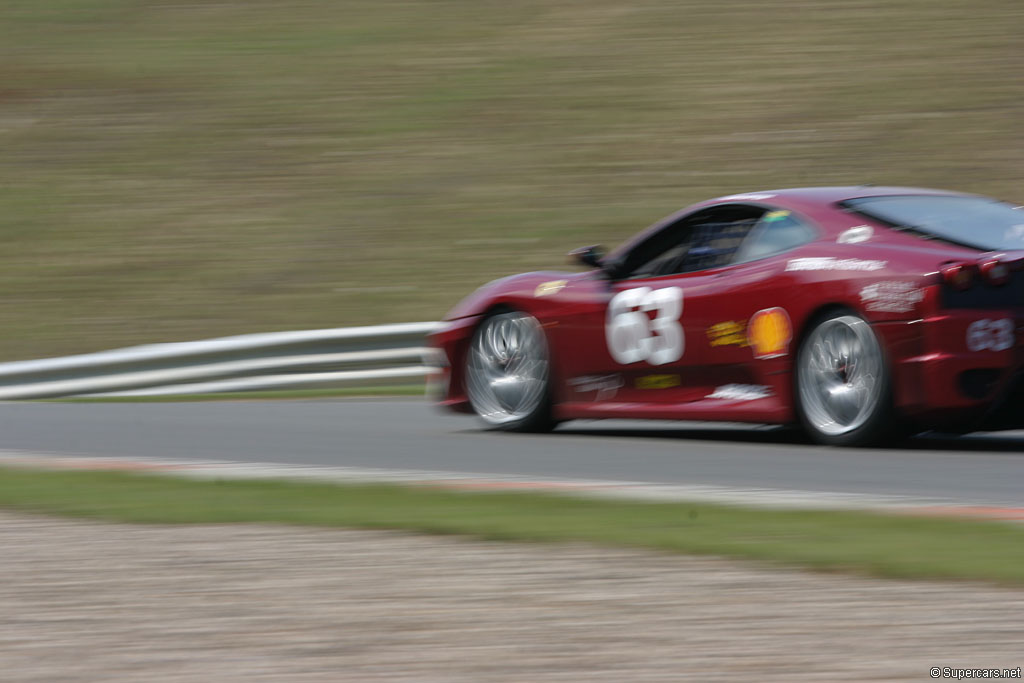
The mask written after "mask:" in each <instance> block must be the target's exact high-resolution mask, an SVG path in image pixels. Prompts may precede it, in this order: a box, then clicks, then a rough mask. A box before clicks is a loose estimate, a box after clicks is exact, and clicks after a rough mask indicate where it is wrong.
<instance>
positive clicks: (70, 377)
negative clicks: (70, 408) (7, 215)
mask: <svg viewBox="0 0 1024 683" xmlns="http://www.w3.org/2000/svg"><path fill="white" fill-rule="evenodd" d="M439 325H440V323H433V322H424V323H399V324H395V325H374V326H370V327H340V328H335V329H327V330H303V331H297V332H270V333H264V334H244V335H239V336H235V337H221V338H218V339H207V340H203V341H193V342H172V343H167V344H147V345H145V346H132V347H129V348H124V349H114V350H112V351H101V352H99V353H88V354H83V355H79V356H65V357H62V358H46V359H42V360H30V361H18V362H14V363H0V400H15V399H33V398H57V397H64V396H159V395H172V394H207V393H220V392H226V391H251V390H257V389H299V388H313V387H342V386H359V385H363V386H367V385H383V384H396V383H398V384H401V383H411V382H416V381H419V380H421V379H422V378H424V377H425V376H426V375H428V374H429V373H430V371H431V368H430V367H429V362H430V356H431V354H432V352H431V350H430V349H429V348H427V347H426V346H425V343H426V335H428V334H430V333H431V332H432V331H434V330H435V329H437V328H438V326H439Z"/></svg>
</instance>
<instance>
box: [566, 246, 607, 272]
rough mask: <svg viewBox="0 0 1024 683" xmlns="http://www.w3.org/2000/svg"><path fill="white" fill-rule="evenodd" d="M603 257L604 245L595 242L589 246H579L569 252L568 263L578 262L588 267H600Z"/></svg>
mask: <svg viewBox="0 0 1024 683" xmlns="http://www.w3.org/2000/svg"><path fill="white" fill-rule="evenodd" d="M603 258H604V247H602V246H601V245H599V244H595V245H592V246H589V247H580V248H579V249H573V250H572V251H570V252H569V262H570V263H580V264H583V265H584V266H587V267H588V268H600V267H601V266H602V264H601V259H603Z"/></svg>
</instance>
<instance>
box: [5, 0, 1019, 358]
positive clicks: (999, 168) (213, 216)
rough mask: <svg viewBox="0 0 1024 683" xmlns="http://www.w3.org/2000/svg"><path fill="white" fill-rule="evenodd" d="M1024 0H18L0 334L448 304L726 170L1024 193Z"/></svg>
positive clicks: (696, 189)
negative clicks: (1022, 2) (851, 0)
mask: <svg viewBox="0 0 1024 683" xmlns="http://www.w3.org/2000/svg"><path fill="white" fill-rule="evenodd" d="M1022 34H1024V4H1021V3H1020V2H1019V0H976V1H975V2H967V1H966V0H928V1H924V0H858V1H857V2H842V3H840V2H828V1H825V0H819V1H816V2H807V1H797V2H793V1H790V0H786V1H782V0H759V1H757V2H747V1H743V0H735V1H733V0H730V1H728V2H717V3H712V2H708V1H702V2H694V1H685V0H683V1H680V0H630V2H621V0H516V1H514V2H496V1H494V0H430V1H429V2H428V1H424V0H345V1H344V2H337V1H335V0H299V1H296V2H281V1H280V0H276V1H273V2H271V1H269V0H245V1H244V2H243V1H236V2H230V1H227V2H212V1H210V0H184V1H181V2H167V1H166V0H160V1H156V0H47V2H37V0H4V2H3V3H2V4H0V150H2V152H0V283H2V285H0V286H2V292H3V296H0V321H2V323H3V326H4V332H5V333H4V334H3V335H2V337H0V359H14V358H27V357H39V356H45V355H54V354H62V353H71V352H80V351H88V350H95V349H101V348H107V347H111V346H117V345H124V344H131V343H142V342H152V341H171V340H182V339H194V338H200V337H204V336H214V335H221V334H232V333H241V332H252V331H268V330H277V329H293V328H311V327H329V326H335V325H349V324H363V323H376V322H385V321H403V320H427V319H435V318H437V317H438V316H439V315H441V314H442V313H443V312H444V311H445V310H446V309H447V308H448V307H449V306H450V305H451V304H452V303H454V301H455V300H457V299H458V298H459V297H460V296H461V295H462V294H464V293H466V292H467V291H469V290H470V289H472V288H473V287H475V286H476V285H478V284H480V283H482V282H484V281H487V280H490V279H492V278H494V277H498V276H501V275H505V274H508V273H511V272H517V271H522V270H532V269H536V268H541V267H548V266H552V265H558V264H560V263H562V262H563V257H562V254H563V253H564V252H565V251H567V250H568V249H570V248H572V247H574V246H578V245H580V244H589V243H593V242H604V243H608V244H613V243H615V242H617V241H619V240H621V239H623V238H625V237H626V236H628V235H630V234H632V233H633V232H635V231H636V230H637V229H639V228H640V227H642V226H644V225H646V224H648V223H650V222H652V221H654V220H655V219H657V218H659V217H661V216H662V215H664V214H666V213H668V212H670V211H672V210H674V209H676V208H678V207H680V206H682V205H685V204H687V203H689V202H691V201H695V200H698V199H703V198H705V197H707V196H711V195H715V194H722V193H729V192H738V191H746V190H757V189H766V188H771V187H779V186H796V185H810V184H828V183H861V182H875V183H900V184H917V185H926V186H938V187H947V188H953V189H964V190H971V191H978V192H983V193H989V194H994V195H999V196H1003V197H1006V198H1009V199H1019V200H1024V187H1022V180H1024V126H1022V125H1021V123H1022V121H1024V78H1021V74H1022V72H1024V47H1022V46H1024V43H1022V39H1021V35H1022Z"/></svg>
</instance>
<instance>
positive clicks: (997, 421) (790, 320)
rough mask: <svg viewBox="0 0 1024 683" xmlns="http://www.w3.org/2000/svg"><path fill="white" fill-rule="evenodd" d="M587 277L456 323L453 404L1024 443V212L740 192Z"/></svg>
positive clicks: (448, 372)
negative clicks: (1004, 433) (935, 433)
mask: <svg viewBox="0 0 1024 683" xmlns="http://www.w3.org/2000/svg"><path fill="white" fill-rule="evenodd" d="M570 255H571V256H572V257H573V258H574V259H575V260H576V261H577V262H579V263H580V264H582V265H584V266H586V267H587V268H588V269H589V270H587V271H586V272H581V273H567V272H535V273H526V274H523V275H514V276H511V277H506V278H503V279H500V280H496V281H494V282H491V283H490V284H487V285H485V286H483V287H481V288H480V289H478V290H477V291H476V292H474V293H473V294H471V295H469V296H468V297H467V298H466V299H464V300H463V301H462V302H461V303H459V304H458V305H457V306H455V308H453V309H452V310H451V311H450V312H449V313H448V314H447V315H446V316H445V318H444V322H443V325H442V327H441V329H440V330H439V331H438V332H436V333H435V334H434V335H432V338H431V343H432V344H433V345H434V346H436V347H437V348H438V349H439V350H440V353H439V354H438V356H439V364H440V365H441V366H442V367H441V368H440V369H439V371H438V372H439V375H438V377H437V379H436V380H435V386H436V387H438V388H437V391H438V393H439V395H440V399H439V400H440V403H441V405H443V406H445V407H447V408H449V409H452V410H455V411H460V412H473V413H476V414H477V415H479V416H480V418H482V419H483V421H484V422H485V423H487V424H488V425H490V426H492V427H494V428H498V429H504V430H517V431H537V430H545V429H550V428H552V427H554V426H555V425H556V424H557V423H559V422H562V421H565V420H572V419H580V418H586V419H593V418H634V419H635V418H641V419H663V420H723V421H730V422H756V423H770V424H789V423H797V424H799V425H800V426H802V428H803V429H804V430H805V431H806V433H807V434H808V435H809V436H810V437H811V438H812V439H814V440H816V441H818V442H821V443H826V444H836V445H862V444H868V443H873V442H878V441H880V440H882V439H885V438H888V437H891V436H893V435H896V434H909V433H914V432H917V431H923V430H927V429H940V428H941V430H942V431H946V432H950V431H958V432H966V431H972V430H979V429H985V430H995V429H1012V428H1020V427H1024V376H1022V367H1024V347H1022V345H1021V344H1020V342H1019V341H1018V338H1019V335H1020V332H1021V325H1022V323H1024V210H1022V207H1017V206H1014V205H1012V204H1006V203H1003V202H1000V201H997V200H994V199H990V198H987V197H981V196H977V195H968V194H961V193H954V192H943V191H937V190H925V189H912V188H898V187H871V186H863V187H825V188H804V189H795V190H777V191H768V192H756V193H751V194H737V195H731V196H728V197H720V198H718V199H712V200H710V201H706V202H702V203H700V204H696V205H694V206H691V207H689V208H686V209H683V210H682V211H680V212H678V213H676V214H674V215H672V216H669V217H668V218H666V219H664V220H662V221H660V222H658V223H656V224H654V225H653V226H651V227H650V228H648V229H647V230H644V231H643V232H641V233H639V234H638V235H637V236H636V237H634V238H633V239H631V240H629V241H627V242H626V243H625V244H623V245H622V246H621V247H619V248H618V249H616V250H614V251H612V252H611V253H609V254H607V255H604V254H603V253H602V251H601V250H600V248H598V247H585V248H582V249H577V250H575V251H574V252H571V254H570Z"/></svg>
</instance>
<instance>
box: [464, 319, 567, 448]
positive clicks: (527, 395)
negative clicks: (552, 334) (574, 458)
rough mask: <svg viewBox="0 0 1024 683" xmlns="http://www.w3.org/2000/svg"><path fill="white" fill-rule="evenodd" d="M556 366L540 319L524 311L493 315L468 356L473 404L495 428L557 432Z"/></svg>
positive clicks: (475, 337) (480, 329) (476, 334)
mask: <svg viewBox="0 0 1024 683" xmlns="http://www.w3.org/2000/svg"><path fill="white" fill-rule="evenodd" d="M550 366H551V364H550V360H549V353H548V345H547V340H546V339H545V337H544V331H543V330H542V329H541V327H540V323H538V322H537V319H536V318H534V317H533V316H530V315H527V314H525V313H522V312H520V311H503V312H498V313H495V314H493V315H490V316H488V317H487V318H485V319H484V320H483V322H481V323H480V326H479V327H477V329H476V331H475V332H474V334H473V338H472V341H471V342H470V346H469V353H468V354H467V356H466V390H467V394H468V395H469V403H470V405H471V406H472V407H473V410H474V411H475V412H476V414H477V415H479V416H480V417H481V419H483V421H484V422H486V423H487V424H488V425H489V426H491V427H493V428H495V429H502V430H505V431H519V432H529V431H544V430H548V429H551V428H552V427H553V426H554V422H553V420H552V418H551V393H550V384H549V377H550Z"/></svg>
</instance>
